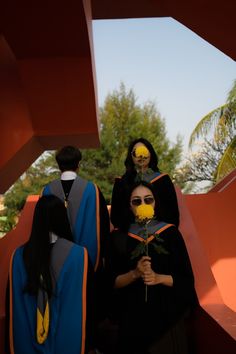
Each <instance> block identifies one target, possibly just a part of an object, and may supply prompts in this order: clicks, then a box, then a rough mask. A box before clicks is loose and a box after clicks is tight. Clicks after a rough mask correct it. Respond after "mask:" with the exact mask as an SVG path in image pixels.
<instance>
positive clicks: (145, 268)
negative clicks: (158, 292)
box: [136, 256, 159, 285]
mask: <svg viewBox="0 0 236 354" xmlns="http://www.w3.org/2000/svg"><path fill="white" fill-rule="evenodd" d="M136 269H137V271H138V272H139V274H140V277H141V278H142V279H143V282H144V284H146V285H156V284H158V283H159V274H157V273H155V272H154V270H153V269H152V265H151V258H150V257H149V256H143V257H142V258H141V259H140V260H139V261H138V263H137V267H136Z"/></svg>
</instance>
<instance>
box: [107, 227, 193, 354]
mask: <svg viewBox="0 0 236 354" xmlns="http://www.w3.org/2000/svg"><path fill="white" fill-rule="evenodd" d="M160 237H161V239H162V240H163V243H161V245H162V246H163V247H164V248H165V250H166V251H167V252H168V254H158V253H157V252H156V251H155V250H154V249H153V248H152V247H151V246H150V245H149V256H150V257H151V259H152V262H151V263H152V269H153V270H154V271H155V272H156V273H160V274H169V275H172V277H173V281H174V283H173V287H168V286H164V285H160V284H158V285H154V286H148V291H147V299H148V300H147V302H145V285H144V284H143V281H142V280H141V279H138V280H137V281H135V282H133V283H131V284H130V285H128V286H126V287H124V288H120V289H114V291H113V300H112V301H113V303H112V311H111V312H112V316H113V317H115V318H116V319H118V322H119V323H120V336H119V340H120V343H119V345H120V347H119V349H118V353H122V354H123V353H132V354H136V353H141V354H144V353H160V354H162V353H167V354H172V353H178V354H179V353H181V352H182V353H181V354H184V353H186V352H187V351H186V350H185V349H184V348H183V347H181V346H182V344H179V345H178V349H173V348H174V347H175V346H177V345H176V341H177V342H179V343H180V342H183V338H182V339H181V338H180V339H178V338H177V339H176V333H180V334H181V336H182V337H183V336H184V333H183V330H179V329H178V323H180V322H181V323H183V318H184V316H186V314H187V312H188V311H189V309H191V308H192V307H193V305H195V304H196V302H197V300H196V293H195V289H194V277H193V272H192V268H191V263H190V260H189V257H188V253H187V250H186V247H185V243H184V241H183V238H182V235H181V234H180V232H179V231H178V229H177V228H176V227H175V226H174V225H169V226H168V227H167V228H166V229H164V231H162V232H161V233H160ZM139 242H140V241H138V240H137V239H135V238H132V237H130V236H129V235H128V233H123V232H120V231H118V230H115V231H113V232H112V234H111V237H110V243H109V249H108V258H107V270H108V274H109V279H110V282H111V286H112V285H114V281H115V278H116V277H117V276H118V275H120V274H124V273H127V272H128V271H130V270H131V269H134V268H135V267H136V263H137V259H135V260H131V252H132V251H133V250H134V248H135V247H136V246H137V244H138V243H139ZM152 242H156V241H155V240H153V241H152ZM176 324H177V331H176ZM166 333H171V334H170V338H172V339H169V338H168V340H167V341H166V340H165V341H166V342H168V345H170V347H168V348H169V349H168V348H165V349H164V351H163V349H161V348H159V347H158V343H159V342H161V340H162V339H161V338H162V337H163V335H165V334H166ZM177 336H179V334H177ZM171 341H172V342H171ZM152 345H154V347H155V346H156V345H157V348H158V351H157V350H155V349H154V351H153V352H152V351H148V348H150V346H152ZM179 346H180V349H179ZM183 346H185V347H186V343H185V344H184V345H183ZM170 348H172V349H173V350H172V349H170ZM178 350H179V351H178Z"/></svg>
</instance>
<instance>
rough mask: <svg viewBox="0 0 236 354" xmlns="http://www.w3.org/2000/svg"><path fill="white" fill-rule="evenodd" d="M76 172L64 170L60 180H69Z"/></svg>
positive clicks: (73, 177)
mask: <svg viewBox="0 0 236 354" xmlns="http://www.w3.org/2000/svg"><path fill="white" fill-rule="evenodd" d="M76 177H77V173H76V172H74V171H64V172H62V174H61V180H62V181H69V180H72V179H76Z"/></svg>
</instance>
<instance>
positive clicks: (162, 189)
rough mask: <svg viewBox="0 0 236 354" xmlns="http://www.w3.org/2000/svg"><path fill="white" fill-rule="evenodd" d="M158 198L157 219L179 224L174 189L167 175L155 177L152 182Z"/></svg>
mask: <svg viewBox="0 0 236 354" xmlns="http://www.w3.org/2000/svg"><path fill="white" fill-rule="evenodd" d="M152 184H153V187H154V189H155V191H156V195H157V200H158V205H159V208H158V211H159V212H158V219H159V220H161V221H165V222H166V223H170V224H174V225H175V226H177V227H178V226H179V207H178V201H177V196H176V191H175V187H174V184H173V182H172V181H171V178H170V176H169V175H167V174H166V175H164V176H163V177H161V178H159V179H157V180H156V181H154V182H153V183H152Z"/></svg>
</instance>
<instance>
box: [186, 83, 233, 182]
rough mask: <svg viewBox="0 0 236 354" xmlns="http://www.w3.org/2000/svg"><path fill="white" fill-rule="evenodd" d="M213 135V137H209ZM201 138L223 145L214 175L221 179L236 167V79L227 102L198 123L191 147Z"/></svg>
mask: <svg viewBox="0 0 236 354" xmlns="http://www.w3.org/2000/svg"><path fill="white" fill-rule="evenodd" d="M211 135H212V138H209V136H211ZM200 138H204V139H207V140H208V141H212V146H214V147H215V146H216V145H217V146H221V155H220V156H218V155H217V166H216V167H215V171H214V172H213V175H212V176H213V177H214V179H215V181H219V180H220V179H221V178H223V177H224V176H226V175H227V174H228V173H229V172H231V171H232V170H233V169H234V168H236V80H235V81H234V83H233V86H232V88H231V90H230V91H229V93H228V97H227V101H226V103H225V104H224V105H222V106H220V107H218V108H216V109H215V110H213V111H212V112H210V113H208V114H207V115H206V116H205V117H203V118H202V119H201V120H200V122H199V123H198V124H197V126H196V127H195V129H194V130H193V132H192V134H191V136H190V140H189V147H190V148H193V147H195V146H196V142H197V141H199V139H200ZM222 149H223V151H222ZM213 151H214V149H213Z"/></svg>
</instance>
